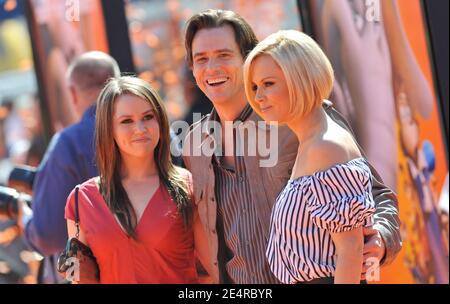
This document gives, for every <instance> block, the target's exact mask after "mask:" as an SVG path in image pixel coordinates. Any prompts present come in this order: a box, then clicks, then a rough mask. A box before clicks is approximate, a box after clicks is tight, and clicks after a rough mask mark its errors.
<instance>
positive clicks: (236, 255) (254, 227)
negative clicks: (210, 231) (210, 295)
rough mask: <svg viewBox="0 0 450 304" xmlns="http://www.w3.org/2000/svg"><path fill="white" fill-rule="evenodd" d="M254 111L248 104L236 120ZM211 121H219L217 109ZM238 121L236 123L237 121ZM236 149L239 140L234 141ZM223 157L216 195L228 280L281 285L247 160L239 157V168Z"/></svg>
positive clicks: (216, 166)
mask: <svg viewBox="0 0 450 304" xmlns="http://www.w3.org/2000/svg"><path fill="white" fill-rule="evenodd" d="M252 112H253V109H252V108H251V106H250V105H249V104H247V105H246V106H245V108H244V110H243V111H242V113H241V114H240V115H239V117H238V118H237V119H236V121H245V120H247V118H248V117H249V116H250V114H252ZM211 120H215V121H219V117H218V114H217V112H216V111H215V110H213V112H212V114H211ZM236 121H235V122H236ZM234 141H235V142H234V147H235V148H236V138H234ZM222 160H223V158H222V157H220V156H213V158H212V164H213V167H214V176H215V196H216V199H217V209H218V213H219V216H218V217H217V220H218V221H221V225H222V226H223V230H224V231H223V234H224V240H223V241H224V242H225V244H222V245H224V246H225V247H226V249H227V250H226V251H228V256H227V257H225V259H226V260H225V270H226V272H227V275H226V277H227V279H228V280H230V281H231V282H227V283H236V284H279V283H280V282H279V281H278V280H277V279H276V278H275V276H274V275H273V273H272V272H271V271H270V267H269V263H268V262H267V259H266V256H265V251H266V248H267V238H268V235H267V233H268V231H267V229H265V228H264V226H263V225H262V223H261V222H260V221H259V218H258V213H257V208H258V203H259V202H258V201H257V200H256V199H255V198H254V197H252V194H251V193H252V191H251V189H250V183H249V180H248V177H247V169H246V167H245V157H240V156H235V157H234V162H235V168H227V167H226V166H225V165H223V164H222Z"/></svg>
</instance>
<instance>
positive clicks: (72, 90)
mask: <svg viewBox="0 0 450 304" xmlns="http://www.w3.org/2000/svg"><path fill="white" fill-rule="evenodd" d="M69 92H70V97H71V98H72V102H73V104H74V105H75V106H77V105H78V103H79V100H78V93H77V90H76V89H75V87H74V86H73V85H71V86H69Z"/></svg>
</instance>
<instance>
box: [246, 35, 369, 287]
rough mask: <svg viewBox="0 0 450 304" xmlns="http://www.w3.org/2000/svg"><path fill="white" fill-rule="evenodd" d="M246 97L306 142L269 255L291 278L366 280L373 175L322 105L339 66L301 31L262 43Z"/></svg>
mask: <svg viewBox="0 0 450 304" xmlns="http://www.w3.org/2000/svg"><path fill="white" fill-rule="evenodd" d="M244 80H245V90H246V94H247V98H248V100H249V102H250V104H251V106H252V107H253V109H254V110H255V111H256V112H257V113H258V114H259V115H261V116H262V117H263V118H264V120H266V121H269V122H270V121H276V122H278V123H281V124H286V125H287V126H288V127H289V128H290V129H291V130H292V131H293V132H294V134H295V135H296V136H297V138H298V140H299V142H300V145H299V148H298V151H297V158H296V161H295V164H294V168H293V170H292V175H291V178H290V180H289V182H288V184H287V185H286V187H285V188H284V189H283V190H282V191H281V193H280V194H279V196H278V198H277V201H276V203H275V205H274V207H273V210H272V217H271V230H270V236H269V243H268V248H267V251H266V256H267V258H268V261H269V264H270V268H271V270H272V272H273V273H274V274H275V276H276V277H277V278H278V279H279V280H280V281H282V282H284V283H333V282H334V283H360V278H361V271H362V262H363V244H364V238H363V230H362V228H363V227H367V226H371V225H372V223H373V213H374V211H375V204H374V201H373V198H372V193H371V189H372V175H371V171H370V169H369V166H368V164H367V163H366V161H365V160H364V159H363V158H362V157H361V154H360V152H359V149H358V146H357V143H356V142H355V140H354V138H353V137H352V135H351V134H350V133H349V132H348V131H347V130H346V129H344V128H343V127H341V126H340V125H338V124H337V123H336V122H334V121H333V120H332V119H331V118H330V117H329V116H328V114H327V113H326V112H325V110H324V109H323V107H322V103H323V102H324V101H325V100H326V98H328V96H329V94H330V92H331V89H332V86H333V69H332V67H331V64H330V62H329V61H328V59H327V57H326V56H325V54H324V53H323V52H322V50H321V49H320V47H319V46H318V45H317V43H316V42H315V41H314V40H312V39H311V38H310V37H309V36H307V35H305V34H303V33H300V32H298V31H294V30H287V31H280V32H277V33H275V34H272V35H270V36H269V37H267V38H266V39H264V40H263V41H261V42H260V43H259V44H258V45H257V46H256V48H255V49H254V50H253V51H252V52H251V53H250V54H249V56H248V57H247V59H246V62H245V66H244Z"/></svg>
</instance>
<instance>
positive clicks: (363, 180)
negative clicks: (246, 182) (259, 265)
mask: <svg viewBox="0 0 450 304" xmlns="http://www.w3.org/2000/svg"><path fill="white" fill-rule="evenodd" d="M371 189H372V176H371V173H370V169H369V167H368V165H367V163H366V161H365V160H364V159H363V158H357V159H354V160H351V161H349V162H347V163H345V164H338V165H335V166H333V167H331V168H329V169H328V170H325V171H320V172H316V173H315V174H313V175H309V176H302V177H299V178H297V179H293V180H290V181H289V182H288V184H287V185H286V187H285V188H284V189H283V191H282V192H281V193H280V195H279V196H278V198H277V201H276V203H275V205H274V208H273V210H272V217H271V229H270V236H269V245H268V247H267V250H266V255H267V259H268V261H269V264H270V268H271V270H272V272H273V273H274V274H275V276H276V277H277V278H278V279H279V280H280V281H281V282H283V283H286V284H293V283H297V282H305V281H311V280H313V279H317V278H324V277H332V276H334V272H335V270H336V248H335V246H334V244H333V241H332V238H331V233H336V232H343V231H349V230H352V229H355V228H357V227H360V226H364V227H367V226H371V225H373V213H374V212H375V203H374V201H373V197H372V193H371Z"/></svg>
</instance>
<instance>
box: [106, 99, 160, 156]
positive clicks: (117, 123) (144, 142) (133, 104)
mask: <svg viewBox="0 0 450 304" xmlns="http://www.w3.org/2000/svg"><path fill="white" fill-rule="evenodd" d="M113 134H114V140H115V142H116V144H117V146H118V147H119V150H120V153H121V155H122V156H124V157H125V156H127V157H138V158H145V157H153V152H154V150H155V148H156V146H157V145H158V142H159V134H160V131H159V122H158V119H157V117H156V114H155V113H154V111H153V108H152V105H151V104H150V102H148V101H146V100H145V99H143V98H141V97H139V96H136V95H132V94H126V95H121V96H119V97H117V99H116V101H115V104H114V114H113Z"/></svg>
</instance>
